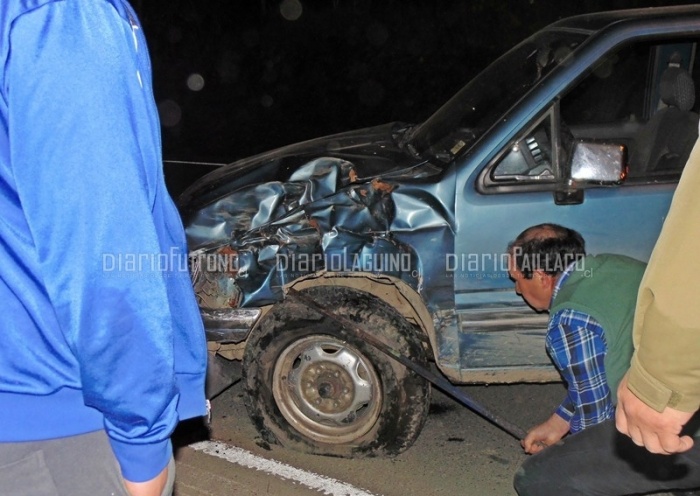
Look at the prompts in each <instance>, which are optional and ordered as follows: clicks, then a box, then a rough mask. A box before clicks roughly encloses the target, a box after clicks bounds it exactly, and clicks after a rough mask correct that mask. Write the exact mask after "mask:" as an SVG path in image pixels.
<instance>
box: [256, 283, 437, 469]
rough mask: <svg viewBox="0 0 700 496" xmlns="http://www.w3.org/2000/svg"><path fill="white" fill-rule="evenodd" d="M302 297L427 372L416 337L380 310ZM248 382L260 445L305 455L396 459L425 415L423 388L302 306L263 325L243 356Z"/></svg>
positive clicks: (347, 292)
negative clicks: (364, 330) (365, 331)
mask: <svg viewBox="0 0 700 496" xmlns="http://www.w3.org/2000/svg"><path fill="white" fill-rule="evenodd" d="M304 293H305V294H307V295H308V296H310V297H311V298H313V299H314V300H315V301H316V302H318V303H320V304H321V305H322V306H324V307H326V308H329V309H333V312H337V313H338V314H340V315H342V316H343V317H345V318H347V319H349V320H351V321H353V322H356V323H358V324H360V325H362V326H363V327H364V328H367V329H369V330H370V331H371V332H373V333H374V335H375V336H376V337H378V338H379V339H381V340H382V341H384V342H385V343H387V344H389V345H390V346H392V347H393V348H394V349H396V350H398V351H399V352H401V353H402V354H403V355H404V356H406V357H408V358H410V359H412V360H414V361H416V362H417V363H419V364H421V365H423V366H425V364H426V361H427V360H426V353H425V350H424V348H423V346H422V345H421V343H420V340H419V339H418V337H417V336H416V334H415V333H416V330H415V329H414V328H413V327H412V326H411V325H410V324H409V323H408V322H407V321H406V320H405V319H404V318H403V317H402V316H401V315H399V314H398V313H397V312H396V311H395V310H394V309H392V308H390V307H388V306H387V305H386V304H385V303H383V302H382V301H381V300H379V299H377V298H375V297H374V296H372V295H370V294H368V293H364V292H361V291H357V290H353V289H349V288H343V287H328V286H325V287H318V288H311V289H308V290H306V291H305V292H304ZM243 374H244V383H245V395H244V398H245V400H244V401H245V404H246V408H247V410H248V414H249V415H250V418H251V420H252V421H253V424H254V425H255V427H256V428H257V430H258V432H259V433H260V434H261V436H262V438H263V439H264V440H265V441H267V442H269V443H273V444H281V445H282V446H285V447H288V448H292V449H296V450H300V451H304V452H308V453H314V454H322V455H331V456H342V457H354V456H376V455H395V454H397V453H400V452H401V451H403V450H405V449H407V448H408V447H410V446H411V445H412V444H413V442H414V441H415V440H416V438H417V437H418V435H419V434H420V431H421V429H422V428H423V425H424V423H425V420H426V418H427V415H428V407H429V403H430V385H429V384H428V383H427V382H426V381H425V380H424V379H423V378H421V377H420V376H418V375H416V374H415V373H413V372H411V371H410V370H408V369H407V368H406V367H404V366H403V365H401V364H399V363H398V362H396V361H395V360H393V359H392V358H389V357H388V356H386V355H385V354H384V353H382V352H381V351H379V350H377V349H376V348H374V347H373V346H371V345H370V344H369V343H367V342H365V341H363V340H362V339H359V338H358V337H357V336H356V335H355V334H354V333H353V332H352V330H346V329H343V328H342V327H341V326H340V325H339V324H338V323H337V322H336V321H334V320H332V319H329V318H327V317H324V316H322V315H320V314H319V313H318V312H316V311H314V310H312V309H310V308H308V307H306V306H304V305H302V304H299V303H291V302H289V301H288V302H285V303H282V304H280V305H278V306H276V307H275V308H274V309H272V310H271V312H270V313H269V314H268V315H267V316H266V317H265V320H264V322H262V323H261V325H260V326H259V327H258V328H257V329H256V333H255V334H254V335H253V336H251V338H250V339H249V341H248V344H247V346H246V352H245V356H244V362H243Z"/></svg>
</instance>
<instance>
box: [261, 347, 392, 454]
mask: <svg viewBox="0 0 700 496" xmlns="http://www.w3.org/2000/svg"><path fill="white" fill-rule="evenodd" d="M380 384H381V383H380V380H379V376H378V375H377V373H376V372H375V370H374V367H372V365H371V363H370V362H369V360H368V359H367V358H366V357H365V356H364V355H362V354H361V353H359V352H358V351H357V350H356V349H354V348H353V347H351V346H349V345H348V344H347V343H346V342H343V341H340V340H337V339H334V338H332V337H329V336H308V337H306V338H303V339H301V340H299V341H295V342H294V343H292V344H291V345H290V346H289V347H287V348H286V349H285V350H284V351H283V352H282V354H281V355H280V358H279V360H278V361H277V364H276V366H275V369H274V373H273V395H274V397H275V401H276V402H277V406H278V407H279V409H280V412H281V413H282V415H283V416H284V417H285V419H287V421H288V422H289V423H290V424H291V425H292V426H293V427H294V428H295V429H296V430H297V431H299V432H300V433H301V434H303V435H304V436H306V437H309V438H312V439H314V440H315V441H319V442H323V443H329V444H344V443H348V442H351V441H353V440H355V439H357V438H359V437H361V436H363V435H364V434H366V433H367V432H369V431H370V429H372V427H373V426H374V425H375V424H376V422H377V419H378V418H379V413H380V410H381V405H382V391H381V386H380Z"/></svg>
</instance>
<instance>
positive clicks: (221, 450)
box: [189, 441, 375, 496]
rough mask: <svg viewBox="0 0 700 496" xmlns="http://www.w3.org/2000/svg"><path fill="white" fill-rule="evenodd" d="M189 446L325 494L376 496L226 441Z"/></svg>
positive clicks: (205, 442)
mask: <svg viewBox="0 0 700 496" xmlns="http://www.w3.org/2000/svg"><path fill="white" fill-rule="evenodd" d="M189 447H190V448H193V449H195V450H197V451H201V452H203V453H206V454H207V455H211V456H216V457H218V458H223V459H224V460H227V461H229V462H231V463H236V464H238V465H241V466H243V467H248V468H254V469H255V470H260V471H263V472H267V473H268V474H271V475H276V476H278V477H282V478H283V479H287V480H292V481H295V482H298V483H300V484H303V485H305V486H306V487H309V488H311V489H315V490H318V491H323V494H328V495H330V496H375V495H373V494H372V493H368V492H367V491H363V490H362V489H358V488H356V487H355V486H352V485H350V484H346V483H345V482H341V481H339V480H336V479H332V478H330V477H325V476H323V475H319V474H315V473H313V472H307V471H306V470H301V469H299V468H296V467H292V466H291V465H287V464H285V463H281V462H277V461H275V460H268V459H266V458H262V457H260V456H257V455H254V454H253V453H251V452H250V451H246V450H244V449H242V448H238V447H236V446H230V445H228V444H225V443H218V442H214V441H201V442H199V443H194V444H190V445H189Z"/></svg>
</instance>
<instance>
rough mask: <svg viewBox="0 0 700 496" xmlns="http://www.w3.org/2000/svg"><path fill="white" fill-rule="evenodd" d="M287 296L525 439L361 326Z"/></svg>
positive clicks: (309, 301) (295, 296)
mask: <svg viewBox="0 0 700 496" xmlns="http://www.w3.org/2000/svg"><path fill="white" fill-rule="evenodd" d="M287 296H288V297H289V298H290V299H292V300H295V301H297V302H299V303H301V304H303V305H306V306H307V307H310V308H312V309H314V310H316V311H317V312H319V313H320V314H321V315H325V316H326V317H328V318H329V319H332V320H335V321H336V322H338V323H339V324H340V325H342V326H343V327H345V328H346V329H350V330H352V331H354V332H355V333H357V335H358V336H359V337H360V338H362V339H363V340H365V341H367V342H368V343H370V344H371V345H372V346H374V347H375V348H377V349H378V350H380V351H382V352H383V353H385V354H386V355H388V356H389V357H390V358H393V359H394V360H396V361H398V362H399V363H401V364H402V365H404V366H405V367H407V368H409V369H410V370H412V371H413V372H415V373H416V374H418V375H420V376H421V377H423V378H424V379H426V380H427V381H429V382H430V383H432V384H433V385H435V386H436V387H438V388H439V389H441V390H442V391H444V392H445V393H447V394H449V395H450V396H452V397H453V398H455V399H456V400H458V401H459V402H460V403H462V404H463V405H465V406H466V407H468V408H470V409H471V410H473V411H474V412H476V413H478V414H479V415H481V416H482V417H483V418H485V419H486V420H488V421H489V422H491V423H493V424H494V425H496V426H497V427H500V428H501V429H503V430H504V431H505V432H507V433H508V434H510V435H511V436H513V437H514V438H516V439H518V440H520V439H523V438H524V437H525V434H526V432H525V431H524V430H523V429H522V428H520V427H518V426H517V425H515V424H512V423H511V422H508V421H507V420H504V419H502V418H500V417H499V416H497V415H495V414H493V413H492V412H490V411H489V410H487V409H486V408H485V407H484V406H483V405H481V404H480V403H478V402H477V401H476V400H474V399H473V398H471V397H470V396H469V395H467V394H466V393H465V392H464V391H462V390H461V389H458V388H457V387H455V386H454V385H453V384H452V383H450V382H449V381H448V380H447V379H445V378H444V377H442V376H439V375H437V374H435V373H433V372H432V371H430V370H428V369H426V368H425V367H423V366H421V365H419V364H417V363H414V362H412V361H411V360H409V359H408V358H406V357H405V356H403V355H402V354H401V353H399V352H398V351H396V350H395V349H393V348H391V347H390V346H388V345H387V344H385V343H383V342H382V341H380V340H379V339H377V338H376V337H375V336H374V335H373V334H372V333H371V332H369V331H367V330H365V329H364V328H363V326H361V325H360V324H357V323H355V322H352V321H350V320H349V319H347V318H345V317H343V316H342V315H336V314H334V313H333V312H331V311H330V310H327V309H325V308H323V307H322V306H321V305H319V304H318V303H316V302H315V301H314V300H312V299H311V298H309V297H307V296H304V295H303V294H301V293H300V292H299V291H297V290H295V289H291V288H290V289H289V290H288V292H287Z"/></svg>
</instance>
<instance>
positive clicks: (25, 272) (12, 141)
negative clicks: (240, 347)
mask: <svg viewBox="0 0 700 496" xmlns="http://www.w3.org/2000/svg"><path fill="white" fill-rule="evenodd" d="M159 129H160V128H159V121H158V114H157V110H156V106H155V103H154V99H153V94H152V85H151V68H150V60H149V55H148V52H147V47H146V42H145V38H144V35H143V32H142V30H141V26H140V24H139V22H138V20H137V17H136V15H135V13H134V11H133V10H132V8H131V6H129V5H128V4H127V2H126V1H125V0H2V3H1V4H0V315H2V321H1V323H0V493H2V494H7V495H23V494H31V495H32V496H45V495H55V494H60V495H71V496H79V495H85V496H87V495H89V496H96V495H102V494H118V495H124V494H126V495H132V496H136V495H140V494H148V495H151V494H152V495H160V494H167V493H168V492H170V491H172V478H173V476H174V473H173V472H174V465H173V460H172V446H171V441H170V435H171V433H172V431H173V429H174V428H175V426H176V424H177V423H178V421H179V420H182V419H186V418H191V417H197V416H203V415H205V414H206V399H205V393H204V379H205V370H206V343H205V337H204V331H203V328H202V322H201V318H200V315H199V311H198V308H197V304H196V301H195V297H194V294H193V290H192V285H191V281H190V277H189V274H188V270H187V248H186V243H185V237H184V232H183V228H182V223H181V220H180V218H179V216H178V213H177V210H176V208H175V206H174V204H173V202H172V200H171V198H170V197H169V195H168V193H167V191H166V188H165V183H164V179H163V172H162V161H161V148H160V147H161V145H160V130H159Z"/></svg>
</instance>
